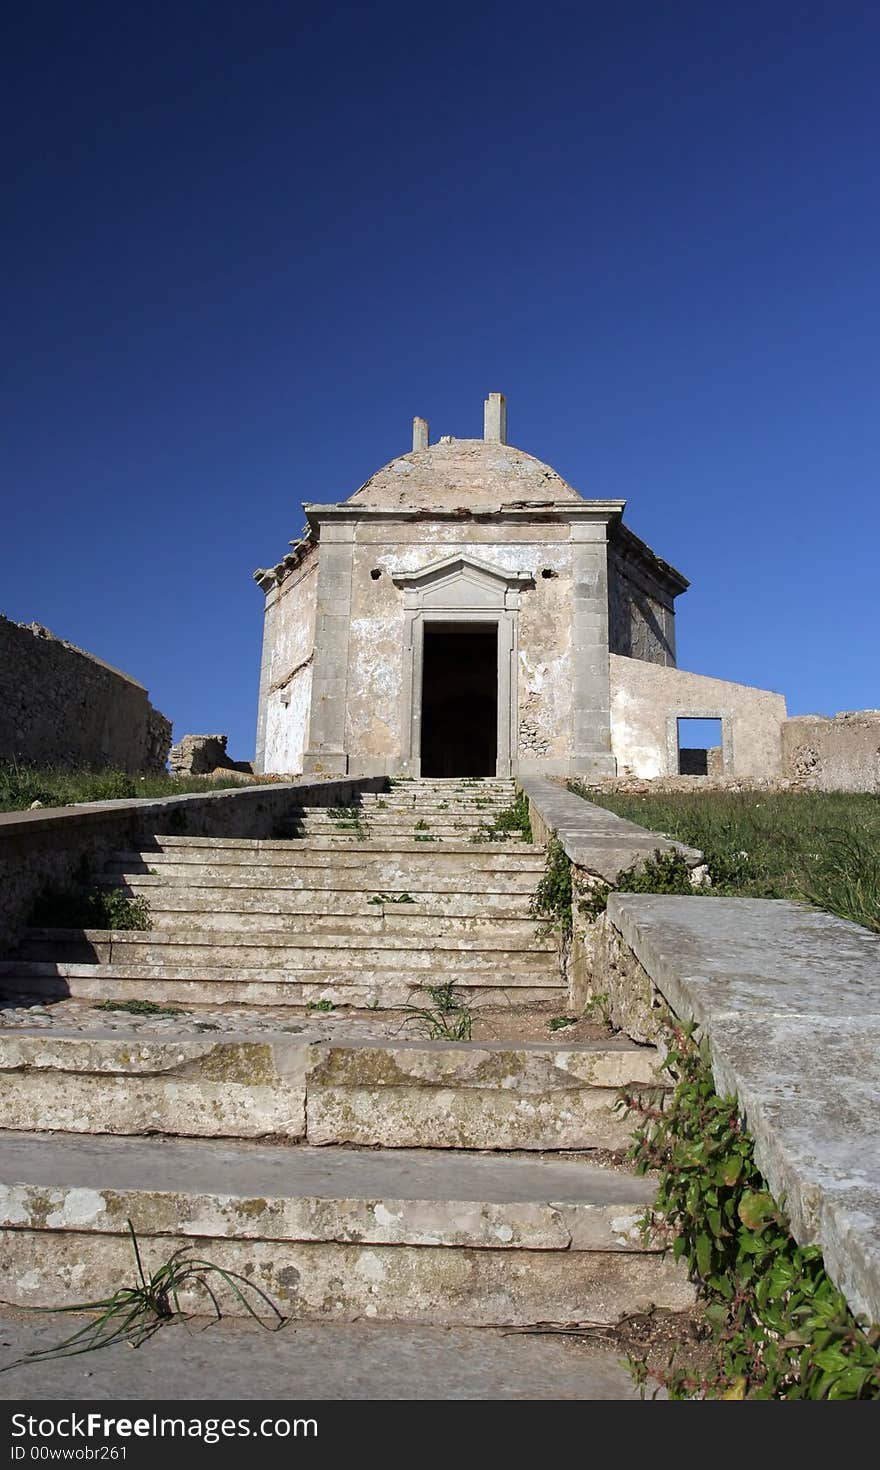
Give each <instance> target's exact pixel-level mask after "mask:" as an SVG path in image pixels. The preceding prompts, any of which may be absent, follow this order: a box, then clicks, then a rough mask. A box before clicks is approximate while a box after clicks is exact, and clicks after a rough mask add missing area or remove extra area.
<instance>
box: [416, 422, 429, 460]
mask: <svg viewBox="0 0 880 1470" xmlns="http://www.w3.org/2000/svg"><path fill="white" fill-rule="evenodd" d="M427 447H428V420H427V419H413V454H415V452H416V450H417V449H427Z"/></svg>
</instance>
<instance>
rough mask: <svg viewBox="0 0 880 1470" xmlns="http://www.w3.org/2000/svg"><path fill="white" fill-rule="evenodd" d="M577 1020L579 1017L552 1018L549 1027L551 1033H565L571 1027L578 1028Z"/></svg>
mask: <svg viewBox="0 0 880 1470" xmlns="http://www.w3.org/2000/svg"><path fill="white" fill-rule="evenodd" d="M577 1020H578V1018H577V1016H551V1017H550V1020H549V1021H548V1022H547V1025H548V1026H549V1027H550V1030H551V1031H565V1030H566V1029H567V1027H569V1026H576V1025H577Z"/></svg>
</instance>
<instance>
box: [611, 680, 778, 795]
mask: <svg viewBox="0 0 880 1470" xmlns="http://www.w3.org/2000/svg"><path fill="white" fill-rule="evenodd" d="M680 718H681V719H720V720H721V730H722V739H723V742H724V743H723V748H722V761H721V764H722V766H723V771H724V774H725V775H726V776H736V777H746V778H752V779H755V780H767V779H768V778H770V777H778V776H779V775H780V772H781V767H782V726H783V722H784V721H785V700H784V698H783V696H782V695H781V694H775V693H774V692H773V691H772V690H769V689H753V688H752V687H751V686H750V685H748V684H732V683H730V682H729V681H728V680H726V679H710V678H707V677H706V676H705V675H703V674H689V673H686V672H685V671H684V670H683V669H673V668H663V667H661V666H660V665H658V664H651V663H646V662H644V661H643V660H641V659H635V658H623V657H621V656H620V655H618V654H612V655H611V746H612V750H613V752H614V756H615V759H616V761H617V773H618V775H620V776H626V775H631V776H638V777H641V778H642V779H645V780H649V779H651V778H653V777H657V776H673V775H677V774H678V770H677V764H678V732H677V723H676V722H677V720H678V719H680ZM712 764H713V767H714V770H713V772H712V774H716V773H717V770H718V757H717V756H714V755H713V761H712Z"/></svg>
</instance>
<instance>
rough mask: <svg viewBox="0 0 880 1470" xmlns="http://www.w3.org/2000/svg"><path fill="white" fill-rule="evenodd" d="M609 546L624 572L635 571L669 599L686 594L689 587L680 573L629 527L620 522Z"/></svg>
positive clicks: (686, 580)
mask: <svg viewBox="0 0 880 1470" xmlns="http://www.w3.org/2000/svg"><path fill="white" fill-rule="evenodd" d="M611 546H612V548H613V550H614V552H615V554H616V555H617V557H618V558H619V560H620V561H621V563H622V564H623V569H624V571H630V570H635V571H636V573H638V574H640V575H641V577H642V578H643V579H647V580H649V581H652V582H654V583H656V585H657V587H658V588H659V589H660V590H661V591H663V592H665V593H666V594H667V595H668V596H670V597H678V595H679V593H680V592H686V591H687V589H688V587H689V586H690V585H691V584H690V582H689V581H688V579H687V577H686V576H684V574H683V573H682V572H680V571H678V570H677V568H676V567H674V566H672V565H671V564H670V563H669V562H668V561H664V560H663V558H662V557H659V556H658V555H657V553H656V552H655V551H652V550H651V548H650V546H648V544H647V543H646V542H645V541H642V540H641V538H640V537H639V536H637V535H636V534H635V532H634V531H631V530H630V528H629V526H624V525H623V524H622V523H621V522H618V523H617V525H616V526H615V527H614V531H613V534H612V536H611ZM646 590H650V589H646Z"/></svg>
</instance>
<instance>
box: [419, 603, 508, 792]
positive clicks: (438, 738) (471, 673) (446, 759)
mask: <svg viewBox="0 0 880 1470" xmlns="http://www.w3.org/2000/svg"><path fill="white" fill-rule="evenodd" d="M497 762H498V624H497V623H426V624H425V647H424V656H423V662H422V775H423V776H494V775H495V771H496V768H497Z"/></svg>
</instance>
